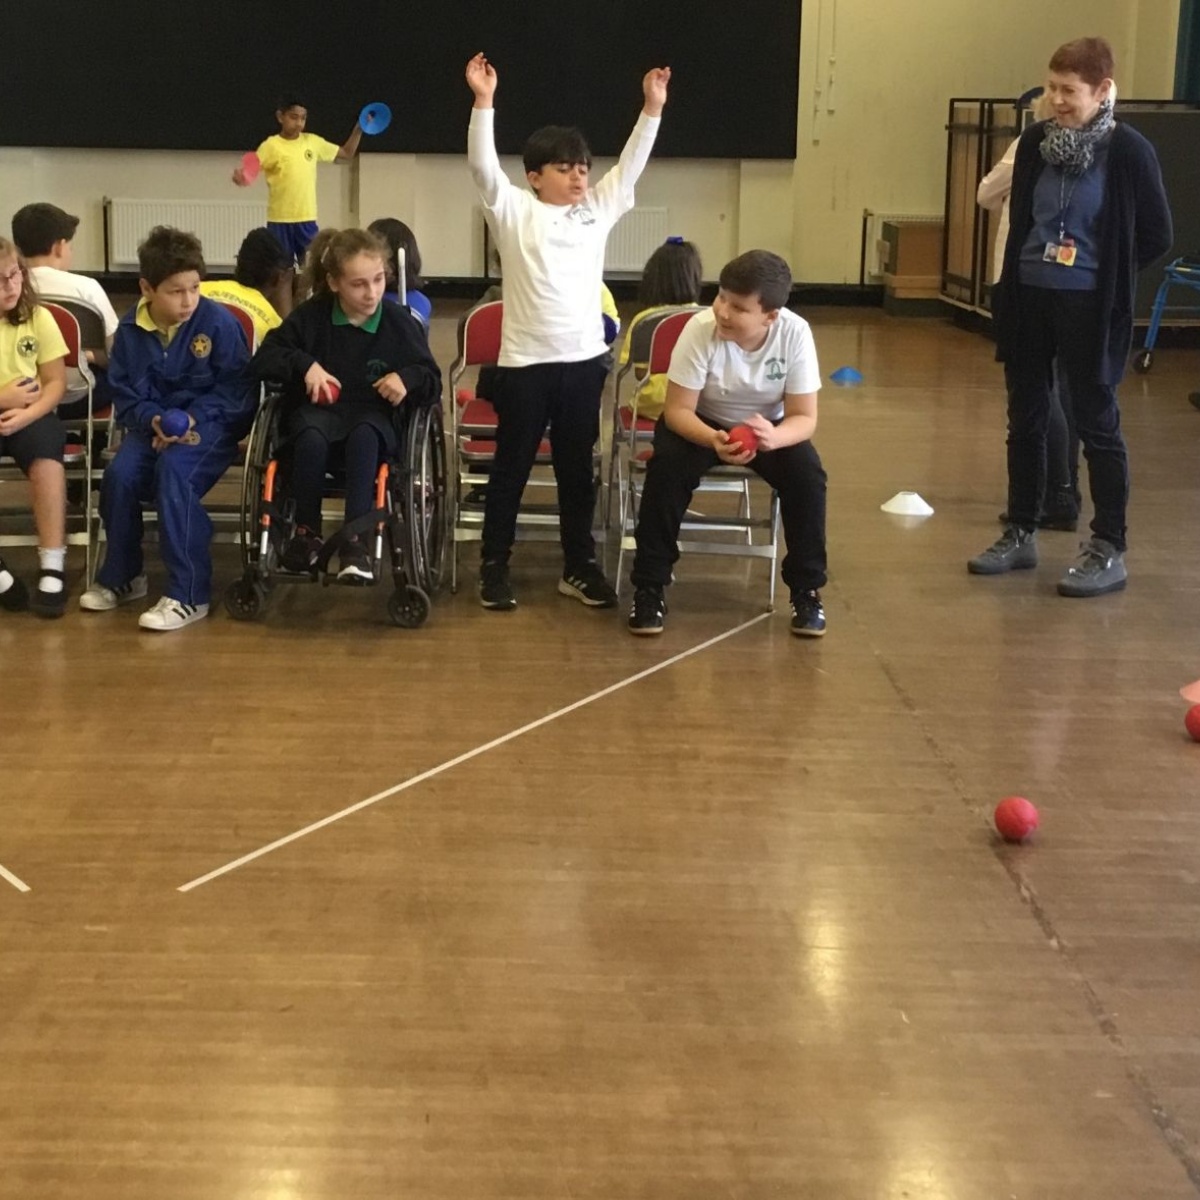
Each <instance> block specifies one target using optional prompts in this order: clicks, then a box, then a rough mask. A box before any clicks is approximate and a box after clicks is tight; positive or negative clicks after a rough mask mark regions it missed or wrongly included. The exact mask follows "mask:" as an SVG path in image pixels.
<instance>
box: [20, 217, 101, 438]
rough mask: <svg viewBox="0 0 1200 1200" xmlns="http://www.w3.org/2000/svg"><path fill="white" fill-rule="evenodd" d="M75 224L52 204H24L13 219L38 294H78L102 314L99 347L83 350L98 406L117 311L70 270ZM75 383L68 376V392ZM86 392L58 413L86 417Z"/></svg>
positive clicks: (68, 297)
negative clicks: (102, 334) (80, 398)
mask: <svg viewBox="0 0 1200 1200" xmlns="http://www.w3.org/2000/svg"><path fill="white" fill-rule="evenodd" d="M78 228H79V218H78V217H73V216H71V215H70V214H69V213H65V212H63V210H62V209H61V208H58V207H57V206H56V205H53V204H27V205H25V207H24V208H21V209H18V210H17V212H16V213H15V214H14V216H13V219H12V231H13V241H14V242H16V244H17V249H18V250H19V251H20V252H21V257H22V258H24V259H25V265H26V266H27V267H28V268H29V277H30V279H31V280H32V281H33V286H34V288H35V289H36V290H37V293H38V295H39V296H42V297H44V298H46V299H47V300H82V301H84V302H85V303H87V304H90V305H91V306H92V307H93V308H94V309H96V311H97V312H99V313H100V315H101V317H103V318H104V335H105V341H106V345H105V347H104V349H94V350H88V352H87V360H88V363H89V364H90V365H91V368H92V375H93V376H94V377H95V381H96V382H95V387H94V389H93V394H92V400H93V403H94V405H95V407H96V408H97V409H103V408H107V407H108V406H109V404H111V403H112V393H111V391H110V389H109V386H108V351H109V350H111V349H112V340H113V337H114V335H115V334H116V332H117V314H116V310H115V309H114V308H113V306H112V301H111V300H110V299H109V298H108V293H107V292H105V290H104V289H103V288H102V287H101V286H100V283H99V281H97V280H95V279H93V278H92V277H91V276H90V275H80V274H78V273H76V272H74V271H72V270H71V239H72V238H74V236H75V230H76V229H78ZM79 384H80V380H79V379H78V376H77V375H76V379H75V381H74V383H73V382H72V381H71V380H70V379H69V378H68V381H67V390H68V392H71V391H75V390H76V389H77V388H78V386H79ZM86 407H87V402H86V397H85V398H84V400H82V401H75V402H74V403H71V402H67V403H64V404H61V405H60V406H59V410H58V415H59V416H60V417H67V418H77V417H86V416H87V412H86Z"/></svg>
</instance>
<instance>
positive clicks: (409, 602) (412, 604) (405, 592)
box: [388, 583, 430, 629]
mask: <svg viewBox="0 0 1200 1200" xmlns="http://www.w3.org/2000/svg"><path fill="white" fill-rule="evenodd" d="M429 610H430V603H429V597H428V596H427V595H426V594H425V593H424V592H423V591H422V590H421V589H420V588H419V587H416V586H415V585H414V584H411V583H410V584H409V585H408V586H407V587H405V588H403V589H401V588H397V589H396V590H395V591H394V592H393V593H392V594H391V595H390V596H389V597H388V616H389V617H391V618H392V621H393V622H394V623H395V624H397V625H399V626H400V628H401V629H419V628H420V627H421V626H422V625H424V624H425V622H426V621H428V620H429Z"/></svg>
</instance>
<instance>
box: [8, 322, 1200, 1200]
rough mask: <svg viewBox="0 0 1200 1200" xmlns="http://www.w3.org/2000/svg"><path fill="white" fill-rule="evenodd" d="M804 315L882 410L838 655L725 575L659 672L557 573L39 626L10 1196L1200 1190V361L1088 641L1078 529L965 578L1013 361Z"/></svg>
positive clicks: (862, 481)
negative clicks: (1188, 698)
mask: <svg viewBox="0 0 1200 1200" xmlns="http://www.w3.org/2000/svg"><path fill="white" fill-rule="evenodd" d="M810 316H811V317H812V319H813V321H814V325H815V328H816V334H817V344H818V349H819V352H820V355H821V361H822V364H823V368H824V371H825V374H826V375H828V374H829V372H830V371H832V370H833V369H834V368H836V367H838V366H842V365H845V364H850V365H853V366H857V367H858V368H859V369H860V370H861V371H862V372H863V375H864V376H865V383H864V385H863V386H862V387H860V388H857V389H852V390H839V389H835V388H829V389H828V390H827V391H826V392H824V393H823V395H822V402H821V403H822V410H821V413H822V415H821V428H820V431H819V434H818V438H817V444H818V446H819V448H820V450H821V452H822V455H823V457H824V459H825V462H826V465H827V467H828V470H829V475H830V505H829V535H830V549H831V567H832V581H831V583H830V585H829V587H828V589H827V590H826V592H825V599H826V606H827V611H828V616H829V634H828V636H827V637H826V638H825V640H824V641H823V642H819V643H811V642H802V641H800V640H799V639H795V638H791V637H789V635H788V630H787V617H786V614H785V612H783V611H780V612H777V613H776V614H775V615H774V616H772V617H770V618H766V619H763V620H759V621H754V618H755V617H757V616H758V615H759V613H760V611H761V604H762V600H763V597H764V594H765V585H764V581H763V575H762V572H763V568H762V566H761V564H759V565H757V567H747V566H746V565H744V564H736V563H731V562H725V561H719V560H708V559H705V560H698V559H695V558H691V559H685V560H684V561H682V562H681V563H680V566H679V570H678V577H679V578H678V583H677V585H676V586H675V587H674V588H673V589H672V591H671V595H670V600H671V605H672V609H671V614H670V618H669V625H668V629H667V632H666V634H665V636H663V637H662V638H660V639H658V640H654V641H649V642H647V641H644V640H640V639H634V638H631V637H629V636H628V635H627V634H626V633H625V632H624V630H623V627H622V626H623V614H614V613H611V612H607V613H605V612H591V611H586V610H584V609H583V608H582V607H580V606H579V605H577V604H574V603H572V602H571V601H569V600H565V599H563V598H561V597H559V596H557V595H556V594H555V591H554V582H555V558H554V555H553V553H552V552H551V551H550V550H549V549H548V548H546V547H536V548H525V549H522V550H521V551H520V553H519V557H518V559H517V562H516V567H515V576H516V582H517V584H518V586H519V589H520V600H521V608H520V609H519V611H518V612H516V613H514V614H511V615H502V614H494V613H486V612H484V611H482V610H481V609H480V608H479V607H478V606H477V603H476V601H475V598H474V594H473V588H474V580H475V571H474V554H473V553H472V554H470V555H469V556H468V565H467V568H466V576H467V578H466V586H465V587H464V589H463V591H462V592H461V593H460V594H459V595H457V596H454V597H448V596H447V597H442V598H440V599H439V601H438V602H437V605H436V608H435V612H434V617H433V619H432V620H431V621H430V623H429V624H428V625H427V626H426V627H425V628H424V629H422V630H420V631H417V632H404V631H400V630H397V629H395V628H393V627H391V626H390V625H389V624H388V623H387V618H386V614H385V611H384V600H385V597H384V596H383V595H381V594H378V593H376V592H350V591H343V590H340V589H336V588H329V589H317V588H294V589H292V590H290V591H286V592H284V593H281V594H280V595H279V596H278V598H277V602H276V604H275V605H274V607H273V609H272V611H271V613H270V615H269V616H268V617H267V619H266V620H265V621H264V622H262V623H260V624H239V623H235V622H234V621H232V620H230V619H229V618H228V617H226V616H225V615H224V613H218V614H217V615H216V616H214V617H213V619H211V620H209V621H208V622H206V623H205V624H204V625H203V626H200V627H197V628H194V629H189V630H187V631H184V632H182V633H180V634H177V635H169V636H166V635H153V634H146V633H140V632H139V631H138V629H137V628H136V618H137V612H136V611H130V610H122V611H120V612H118V613H114V614H108V615H91V614H82V613H80V612H78V611H77V610H76V609H74V607H73V606H72V609H71V611H70V613H69V615H68V616H67V617H66V619H64V620H63V621H61V622H57V623H50V624H47V623H39V622H37V621H36V620H34V619H33V618H31V617H28V616H17V617H14V616H10V615H7V614H0V664H2V674H0V680H2V687H3V695H4V720H3V725H2V726H0V729H2V733H0V745H2V747H3V751H2V754H0V798H2V799H0V803H2V806H3V807H2V812H3V824H2V827H0V864H2V865H3V867H4V868H6V869H7V871H8V872H9V873H10V874H11V875H12V876H13V877H14V878H15V879H17V880H20V881H23V883H24V884H25V885H27V886H28V888H29V889H30V890H29V891H28V892H24V893H22V892H20V891H18V890H17V889H16V888H14V887H11V886H9V885H8V884H7V883H5V882H3V881H2V880H0V1164H2V1165H0V1196H3V1197H4V1200H9V1198H10V1197H11V1198H13V1200H17V1198H19V1200H64V1198H66V1197H71V1198H76V1197H78V1198H86V1200H215V1198H220V1200H349V1198H354V1200H398V1198H401V1197H403V1198H406V1200H407V1198H412V1200H526V1198H528V1200H547V1198H550V1197H554V1198H559V1197H561V1198H563V1200H584V1198H586V1200H708V1198H716V1197H722V1198H736V1200H760V1198H761V1200H767V1198H775V1197H781V1198H796V1200H800V1198H803V1200H834V1198H836V1200H843V1198H844V1200H904V1198H908V1200H1009V1198H1010V1197H1015V1198H1018V1200H1068V1198H1070V1200H1186V1198H1189V1197H1192V1198H1194V1197H1196V1196H1197V1195H1200V746H1196V745H1193V744H1191V743H1190V742H1189V741H1188V740H1187V739H1186V737H1185V735H1184V731H1183V724H1182V717H1183V712H1184V707H1185V706H1184V705H1183V703H1182V702H1181V700H1180V699H1179V696H1178V692H1177V689H1178V688H1179V687H1180V685H1182V684H1184V683H1188V682H1190V681H1191V680H1193V679H1195V678H1196V677H1197V676H1200V636H1198V604H1197V602H1198V598H1200V554H1198V553H1197V545H1198V542H1197V529H1198V528H1200V490H1198V488H1197V482H1196V479H1197V477H1196V446H1197V442H1198V441H1200V414H1198V413H1196V412H1195V411H1194V410H1193V409H1192V408H1191V407H1189V405H1188V404H1187V403H1186V400H1185V396H1186V393H1187V392H1188V391H1189V390H1191V389H1192V388H1194V387H1195V386H1196V381H1197V376H1200V352H1197V351H1186V350H1178V351H1162V352H1160V354H1159V355H1158V359H1157V362H1156V363H1155V367H1154V371H1153V373H1152V374H1151V375H1149V376H1148V377H1144V378H1143V377H1138V376H1131V377H1130V379H1129V380H1128V381H1127V383H1126V385H1125V386H1124V388H1123V392H1122V396H1123V407H1124V411H1125V415H1126V426H1127V431H1128V436H1129V440H1130V444H1131V448H1132V460H1133V465H1134V500H1133V506H1132V512H1131V522H1130V524H1131V546H1132V549H1131V551H1130V554H1129V566H1130V576H1131V578H1130V586H1129V589H1128V591H1127V592H1125V593H1123V594H1121V595H1117V596H1113V597H1108V598H1104V599H1101V600H1096V601H1070V600H1063V599H1060V598H1058V597H1057V596H1056V595H1055V593H1054V583H1055V580H1056V579H1057V577H1058V575H1059V573H1060V571H1061V569H1062V568H1063V567H1064V566H1065V565H1066V563H1067V562H1068V561H1069V559H1070V558H1071V557H1072V555H1073V553H1074V550H1075V543H1076V541H1077V539H1076V538H1075V537H1072V536H1071V535H1067V534H1045V535H1043V536H1042V538H1041V545H1042V558H1043V566H1042V567H1041V569H1040V570H1038V571H1036V572H1023V573H1020V574H1018V575H1015V576H1012V577H1007V578H1001V579H983V578H977V577H972V576H970V575H968V574H967V572H966V569H965V561H966V559H967V557H968V556H969V555H971V554H973V553H975V552H977V551H978V550H980V549H981V548H982V547H983V546H984V545H986V544H987V543H988V542H989V541H990V540H991V539H992V538H993V537H994V536H995V534H996V532H997V529H998V527H997V525H996V520H995V517H996V513H997V511H998V509H999V508H1000V507H1001V505H1002V502H1003V457H1004V456H1003V444H1002V441H1003V429H1002V427H1003V397H1002V393H1001V388H1000V375H999V371H998V368H997V367H996V366H995V365H994V364H993V363H992V361H991V353H990V347H989V345H988V344H987V343H986V342H985V341H984V340H983V339H982V338H980V337H978V336H976V335H974V334H971V333H967V332H964V331H961V330H957V329H955V328H953V327H952V326H950V325H948V324H945V323H942V322H938V321H911V320H910V321H905V320H897V319H891V318H887V317H884V316H882V315H880V314H878V313H876V312H858V311H853V310H827V311H822V312H815V313H812V314H810ZM451 336H452V325H451V324H450V322H448V321H440V322H439V323H438V329H437V330H436V338H437V345H438V348H439V350H440V353H439V357H441V359H442V361H443V362H444V363H447V364H448V362H449V358H450V355H449V353H448V352H447V351H446V347H447V344H448V338H449V337H451ZM902 488H908V489H915V490H917V491H919V492H920V493H921V494H922V495H923V496H924V497H925V498H926V499H927V500H928V501H929V502H930V503H931V504H932V505H933V506H934V508H935V510H936V513H935V515H934V516H933V517H931V518H930V519H928V520H926V521H924V522H922V523H918V524H916V525H913V526H912V527H906V526H905V525H904V524H903V522H901V521H899V520H897V519H895V518H891V517H888V516H886V515H884V514H883V513H881V512H880V511H879V505H880V504H881V503H882V502H883V501H884V500H886V499H887V498H888V497H890V496H891V495H892V494H893V493H895V492H896V491H898V490H900V489H902ZM9 557H10V559H11V561H14V562H15V563H17V564H18V565H19V566H20V567H21V568H22V569H23V570H25V571H30V570H31V569H32V563H33V558H32V552H31V551H28V550H18V551H14V552H12V553H11V555H10V556H9ZM80 561H81V560H80V557H79V556H78V555H77V556H76V557H75V560H74V565H76V566H78V565H79V563H80ZM235 563H236V559H235V555H234V553H233V552H232V551H231V549H230V548H228V547H223V548H221V549H220V551H219V554H218V566H219V574H220V576H221V580H222V581H225V580H228V579H229V578H230V577H232V575H233V573H234V572H235V570H236V565H235ZM747 623H748V624H747ZM743 625H744V626H745V627H744V628H741V629H740V631H739V632H736V633H733V634H732V635H731V636H728V637H725V638H723V639H722V640H716V641H713V642H712V643H711V644H709V645H707V646H705V643H707V642H709V640H710V639H716V638H719V637H720V635H722V634H726V633H728V632H729V631H731V630H735V629H737V628H738V627H739V626H743ZM697 647H703V648H701V649H698V650H697V652H696V653H692V654H687V655H686V656H685V657H677V656H681V655H685V653H686V652H688V651H691V650H693V649H694V648H697ZM653 667H660V668H661V669H659V670H656V671H653V672H652V673H649V674H645V675H644V676H643V677H641V678H633V677H635V676H637V675H638V673H640V672H644V671H646V670H647V669H648V668H653ZM631 680H632V681H631ZM625 681H631V682H627V685H626V686H617V685H620V684H622V683H623V682H625ZM610 688H612V689H614V690H611V691H608V692H605V691H604V689H610ZM598 693H603V694H599V695H597V694H598ZM589 697H594V699H592V700H591V701H590V702H589V703H584V704H581V705H580V706H578V707H574V708H571V707H570V706H572V705H576V704H577V703H578V702H580V701H584V700H587V699H588V698H589ZM564 710H567V711H564ZM543 718H550V719H547V720H544V721H542V719H543ZM538 721H542V723H541V724H536V725H535V726H534V727H533V728H531V729H528V730H527V731H526V732H523V733H521V734H519V736H515V737H510V738H508V739H507V740H500V741H499V742H498V744H496V745H494V746H492V747H491V748H490V749H489V748H485V747H487V745H488V744H489V743H491V742H493V741H494V740H497V739H505V737H506V735H509V734H512V733H514V731H518V730H521V729H522V728H523V727H525V726H527V725H529V724H531V723H535V722H538ZM475 751H478V752H477V753H472V752H475ZM460 756H465V757H463V758H462V759H461V760H460V761H457V762H454V761H453V760H456V759H459V758H460ZM447 764H449V765H447ZM439 767H444V769H441V770H438V768H439ZM426 772H432V773H431V774H430V775H428V776H427V777H425V778H423V779H421V780H419V781H418V782H416V783H415V784H413V786H411V787H407V788H404V789H402V790H398V791H394V792H393V793H392V794H390V795H387V796H384V797H382V798H381V799H379V800H378V801H377V802H376V803H373V804H370V805H368V806H366V807H364V808H362V809H360V810H359V811H356V812H352V813H349V814H347V815H345V816H344V817H343V818H342V819H340V820H337V821H335V822H332V823H330V824H328V825H326V826H324V827H322V828H317V829H314V830H312V831H311V832H309V833H307V834H306V835H305V836H303V837H301V838H299V839H297V840H293V841H291V842H289V843H287V844H285V845H282V846H280V847H278V848H276V849H274V850H272V851H271V852H269V853H267V854H265V855H263V856H261V857H258V858H255V859H253V860H251V861H248V862H245V863H244V864H242V865H240V866H237V867H236V868H234V869H232V870H230V871H228V872H227V873H225V874H222V875H219V876H217V877H215V878H212V879H210V880H209V881H207V882H204V883H201V884H199V885H198V886H195V887H193V888H192V889H191V890H187V891H181V890H179V889H180V888H181V887H184V886H185V885H187V884H188V883H190V882H192V881H195V880H198V879H201V878H202V877H204V876H205V875H207V874H208V873H209V872H211V871H213V870H214V869H217V868H220V867H222V866H224V865H225V864H228V863H231V862H234V861H235V860H238V859H239V858H241V857H242V856H244V855H247V854H249V853H251V852H253V851H256V850H258V849H259V848H261V847H264V846H267V845H268V844H270V843H272V842H274V841H275V840H276V839H280V838H286V837H287V836H288V835H291V834H293V833H295V832H296V831H299V830H302V829H304V828H306V827H308V826H310V825H311V824H312V823H314V822H319V821H321V820H322V819H323V818H326V817H328V816H330V815H332V814H336V813H338V812H340V811H341V810H344V809H346V808H347V807H348V806H351V805H354V804H356V803H357V802H359V801H363V800H366V799H368V798H370V797H373V796H376V795H378V794H379V793H381V792H387V791H388V790H389V789H394V788H396V787H397V785H402V784H404V782H405V781H406V780H410V779H413V778H414V777H417V776H421V775H423V773H426ZM1011 793H1020V794H1023V795H1026V796H1029V797H1030V798H1031V799H1033V800H1034V801H1035V803H1037V804H1038V806H1039V807H1040V809H1041V813H1042V819H1043V828H1042V831H1041V833H1040V834H1039V836H1038V838H1037V839H1036V841H1035V842H1034V843H1032V844H1031V845H1029V846H1027V847H1006V846H1003V845H999V844H997V842H996V841H995V839H994V837H993V835H992V834H991V832H990V826H989V814H990V810H991V808H992V806H993V805H994V804H995V802H996V801H997V800H999V799H1000V798H1001V797H1002V796H1005V795H1007V794H1011Z"/></svg>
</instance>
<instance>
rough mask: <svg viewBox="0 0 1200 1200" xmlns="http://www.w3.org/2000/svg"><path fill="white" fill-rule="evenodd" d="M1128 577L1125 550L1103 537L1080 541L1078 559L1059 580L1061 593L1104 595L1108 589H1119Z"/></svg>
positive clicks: (1110, 590) (1114, 590)
mask: <svg viewBox="0 0 1200 1200" xmlns="http://www.w3.org/2000/svg"><path fill="white" fill-rule="evenodd" d="M1128 578H1129V573H1128V572H1127V571H1126V570H1125V555H1124V553H1123V552H1122V551H1120V550H1118V549H1117V548H1116V546H1114V545H1113V544H1112V542H1106V541H1105V540H1104V539H1103V538H1098V537H1094V538H1089V539H1088V540H1087V541H1086V542H1082V543H1080V546H1079V557H1078V559H1076V560H1075V562H1074V563H1072V564H1071V566H1070V567H1068V568H1067V573H1066V574H1065V575H1064V576H1063V577H1062V578H1061V579H1060V580H1059V581H1058V594H1059V595H1060V596H1103V595H1105V594H1106V593H1107V592H1119V591H1120V590H1121V589H1122V588H1123V587H1124V586H1125V583H1126V581H1127V580H1128Z"/></svg>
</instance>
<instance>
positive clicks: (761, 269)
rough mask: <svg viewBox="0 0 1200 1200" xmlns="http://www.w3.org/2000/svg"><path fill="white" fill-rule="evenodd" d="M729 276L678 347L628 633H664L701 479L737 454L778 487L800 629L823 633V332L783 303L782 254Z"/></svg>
mask: <svg viewBox="0 0 1200 1200" xmlns="http://www.w3.org/2000/svg"><path fill="white" fill-rule="evenodd" d="M719 282H720V291H719V292H718V294H717V298H716V300H715V301H713V306H712V308H711V309H708V310H706V311H705V312H702V313H698V314H697V315H696V316H695V317H693V318H692V319H691V321H689V322H688V324H687V325H686V326H685V328H684V330H683V332H682V333H681V334H680V336H679V341H678V342H677V343H676V345H675V351H674V353H673V354H672V355H671V367H670V370H669V371H668V373H667V379H668V384H667V404H666V409H665V410H664V412H663V415H662V416H661V417H660V418H659V420H658V425H657V426H656V427H655V430H654V455H653V457H652V458H651V459H650V463H649V465H648V467H647V470H646V486H645V488H644V490H643V494H642V503H641V507H640V509H639V511H638V525H637V554H636V556H635V557H634V561H633V571H632V574H631V578H632V580H633V585H634V589H635V591H634V597H633V608H632V610H631V612H630V614H629V631H630V632H631V633H634V634H638V635H639V636H647V635H653V634H658V633H662V631H663V622H664V619H665V617H666V613H667V605H666V600H665V599H664V597H663V590H664V589H665V588H666V586H667V584H668V583H670V582H671V568H672V566H673V565H674V563H675V562H676V560H677V559H678V558H679V544H678V539H679V526H680V524H681V523H682V522H683V518H684V514H685V513H686V512H687V507H688V503H689V502H690V501H691V498H692V493H693V492H694V491H695V490H696V487H697V485H698V484H699V482H700V477H701V476H702V475H703V474H704V472H705V471H707V470H710V469H711V468H712V467H715V466H717V465H718V464H719V463H728V464H730V465H732V466H749V467H750V468H751V469H752V470H754V471H756V472H757V473H758V474H759V475H760V476H761V477H762V478H763V479H764V480H765V481H766V482H767V483H768V484H770V485H771V487H773V488H774V489H775V491H776V492H778V493H779V506H780V511H781V515H782V517H783V535H784V540H785V542H786V544H787V556H786V557H785V558H784V560H783V580H784V582H785V583H786V584H787V585H788V587H789V588H790V589H791V593H792V625H791V629H792V632H793V633H794V634H797V635H798V636H801V637H820V636H822V635H823V634H824V632H825V611H824V609H823V607H822V605H821V594H820V589H821V588H822V587H824V585H825V580H826V576H825V566H826V563H825V470H824V468H823V467H822V466H821V460H820V458H819V457H818V455H817V451H816V449H815V447H814V446H813V444H812V436H813V433H814V432H815V431H816V428H817V392H818V391H819V390H820V387H821V373H820V370H819V368H818V366H817V352H816V347H815V346H814V345H813V337H812V330H811V329H809V327H808V322H807V321H805V320H803V319H802V318H801V317H798V316H797V315H796V314H795V313H794V312H791V311H790V310H788V309H787V308H785V307H784V305H785V304H786V303H787V299H788V296H789V295H790V293H791V290H792V273H791V271H790V270H789V269H788V265H787V263H786V262H784V261H783V259H782V258H780V257H779V255H777V254H771V253H770V252H769V251H766V250H750V251H748V252H747V253H745V254H742V255H739V256H738V257H737V258H735V259H734V260H733V261H732V262H730V263H727V264H726V266H725V268H724V270H722V272H721V277H720V281H719ZM735 425H749V426H750V428H751V429H753V430H754V433H755V436H756V437H757V438H758V448H757V450H750V451H745V452H743V451H742V450H741V448H740V446H739V444H738V443H736V442H730V440H729V432H728V431H729V430H730V429H732V428H733V427H734V426H735Z"/></svg>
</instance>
